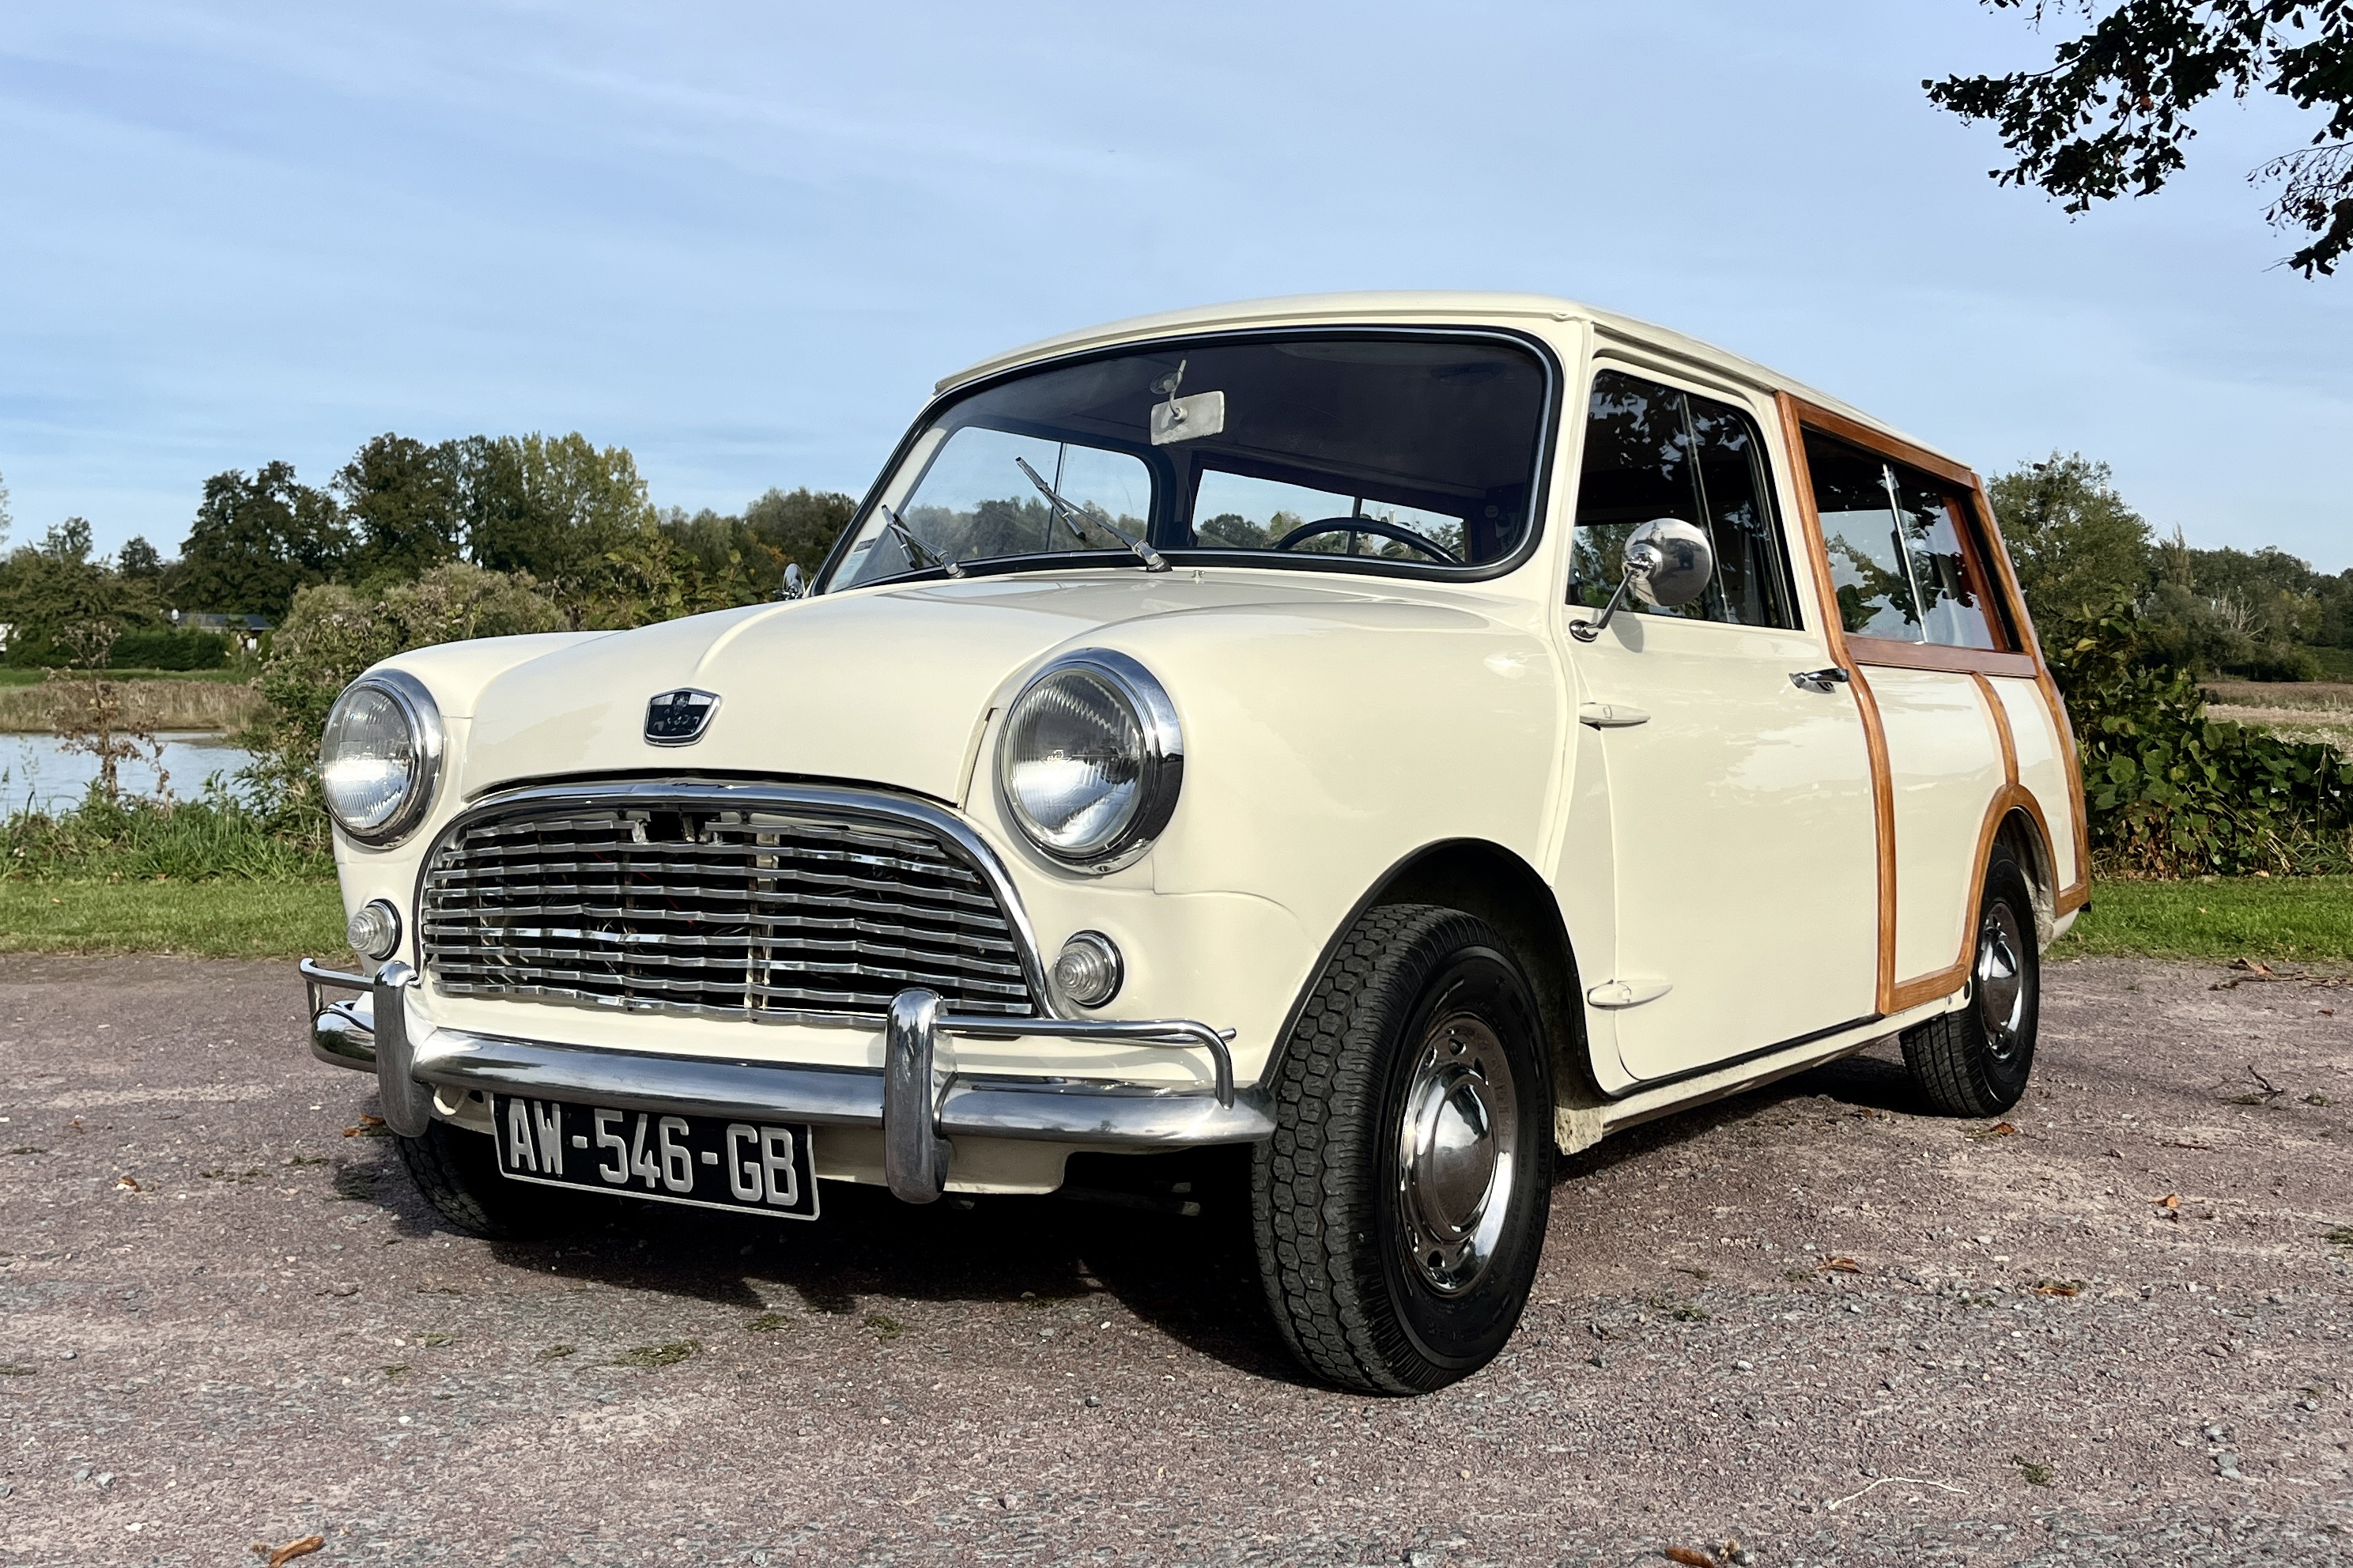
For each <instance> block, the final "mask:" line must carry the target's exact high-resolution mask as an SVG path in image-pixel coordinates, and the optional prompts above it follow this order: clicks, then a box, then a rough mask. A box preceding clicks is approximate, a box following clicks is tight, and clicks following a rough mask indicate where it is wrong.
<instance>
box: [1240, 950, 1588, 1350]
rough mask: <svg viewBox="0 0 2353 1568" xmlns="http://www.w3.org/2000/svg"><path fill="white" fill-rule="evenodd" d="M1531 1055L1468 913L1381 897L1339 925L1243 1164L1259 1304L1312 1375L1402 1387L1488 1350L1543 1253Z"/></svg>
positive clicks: (1498, 963) (1538, 1094) (1507, 1327)
mask: <svg viewBox="0 0 2353 1568" xmlns="http://www.w3.org/2000/svg"><path fill="white" fill-rule="evenodd" d="M1549 1060H1550V1059H1549V1054H1548V1053H1547V1052H1546V1050H1545V1048H1544V1036H1543V1032H1542V1029H1541V1026H1540V1024H1539V1022H1538V1019H1537V1015H1536V1009H1535V997H1534V994H1533V992H1532V991H1531V990H1530V989H1529V986H1528V982H1527V979H1526V977H1525V975H1524V974H1523V973H1522V972H1521V969H1520V967H1519V964H1518V963H1517V962H1516V961H1515V960H1514V958H1513V957H1512V955H1511V952H1510V950H1509V949H1508V948H1505V947H1504V943H1503V941H1502V939H1501V938H1498V937H1497V936H1496V935H1495V933H1494V932H1493V931H1492V930H1491V929H1489V928H1488V927H1486V926H1485V925H1484V924H1483V923H1482V922H1481V921H1479V920H1477V919H1474V918H1473V917H1472V916H1468V915H1465V914H1462V913H1461V912H1460V911H1458V910H1452V909H1442V908H1438V907H1435V906H1429V905H1399V906H1388V907H1383V908H1377V909H1375V910H1373V911H1371V912H1370V913H1369V914H1367V915H1366V916H1365V917H1364V918H1363V919H1362V920H1360V921H1359V922H1358V923H1357V925H1356V928H1355V929H1354V930H1352V931H1351V932H1350V933H1349V934H1348V937H1347V938H1346V939H1345V941H1344V942H1343V943H1342V944H1341V948H1340V951H1339V952H1338V954H1337V955H1336V956H1335V957H1334V959H1332V962H1331V964H1330V966H1329V967H1328V968H1327V969H1325V970H1324V974H1323V976H1322V978H1321V979H1319V980H1317V982H1316V986H1315V990H1314V993H1313V995H1312V996H1311V997H1310V999H1309V1001H1308V1005H1307V1008H1306V1010H1305V1011H1304V1012H1303V1014H1302V1016H1301V1018H1300V1021H1299V1024H1298V1027H1297V1029H1296V1030H1295V1031H1294V1033H1293V1036H1292V1039H1291V1041H1290V1044H1289V1049H1288V1050H1286V1051H1285V1053H1284V1054H1283V1059H1282V1067H1281V1069H1280V1071H1279V1072H1278V1074H1277V1075H1276V1078H1275V1081H1274V1084H1273V1088H1274V1092H1275V1106H1274V1115H1275V1133H1274V1136H1273V1138H1272V1139H1270V1140H1268V1141H1267V1142H1265V1143H1263V1144H1261V1145H1260V1146H1259V1147H1258V1150H1257V1152H1256V1155H1255V1157H1254V1159H1253V1160H1252V1167H1251V1184H1250V1186H1251V1192H1250V1196H1251V1213H1252V1218H1253V1220H1254V1222H1255V1229H1256V1232H1257V1240H1258V1253H1259V1270H1260V1274H1261V1278H1262V1279H1263V1280H1264V1282H1265V1286H1266V1292H1267V1299H1268V1301H1269V1303H1270V1304H1271V1306H1272V1308H1273V1309H1274V1316H1275V1321H1276V1324H1277V1326H1278V1327H1279V1328H1280V1330H1281V1331H1282V1337H1283V1339H1284V1340H1285V1342H1286V1343H1288V1344H1289V1346H1290V1347H1291V1350H1292V1351H1293V1353H1294V1354H1295V1355H1297V1356H1298V1358H1299V1360H1300V1361H1301V1362H1302V1363H1303V1364H1304V1365H1305V1366H1306V1367H1307V1368H1308V1369H1309V1370H1310V1371H1312V1372H1315V1373H1316V1374H1318V1375H1319V1376H1321V1377H1324V1378H1325V1379H1328V1380H1329V1381H1331V1382H1333V1383H1337V1384H1339V1385H1341V1386H1342V1387H1345V1388H1353V1389H1359V1390H1362V1391H1364V1392H1366V1393H1421V1392H1424V1391H1427V1390H1430V1389H1434V1388H1439V1387H1442V1386H1443V1385H1445V1384H1447V1383H1452V1382H1454V1381H1455V1380H1456V1379H1458V1378H1461V1377H1465V1376H1468V1375H1469V1374H1470V1373H1472V1372H1476V1371H1477V1370H1478V1369H1479V1368H1481V1367H1482V1366H1484V1365H1485V1364H1486V1363H1487V1362H1488V1361H1490V1360H1492V1359H1493V1357H1494V1355H1495V1353H1496V1351H1500V1350H1501V1349H1502V1348H1503V1346H1504V1341H1505V1340H1508V1339H1509V1338H1510V1337H1511V1333H1512V1330H1513V1328H1514V1326H1515V1325H1516V1324H1517V1323H1518V1322H1519V1318H1520V1312H1521V1309H1522V1308H1524V1307H1525V1305H1526V1303H1527V1297H1528V1290H1529V1287H1530V1286H1531V1285H1532V1284H1533V1283H1534V1282H1535V1270H1536V1264H1537V1261H1538V1258H1539V1256H1540V1255H1541V1254H1542V1252H1543V1250H1544V1234H1545V1221H1546V1213H1547V1210H1548V1205H1549V1201H1550V1196H1551V1185H1552V1079H1551V1074H1550V1068H1549Z"/></svg>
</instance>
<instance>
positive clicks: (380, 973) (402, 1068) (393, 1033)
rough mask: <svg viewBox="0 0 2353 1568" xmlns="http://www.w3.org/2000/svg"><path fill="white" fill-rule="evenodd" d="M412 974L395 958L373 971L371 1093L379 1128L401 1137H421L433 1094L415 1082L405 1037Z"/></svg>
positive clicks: (413, 1055) (412, 1053) (429, 1118)
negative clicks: (379, 1112) (380, 1112)
mask: <svg viewBox="0 0 2353 1568" xmlns="http://www.w3.org/2000/svg"><path fill="white" fill-rule="evenodd" d="M416 983H417V971H416V970H415V969H410V968H409V967H408V966H407V965H406V964H404V963H402V962H401V961H400V960H399V959H393V960H392V961H391V962H390V963H388V964H386V965H385V966H384V968H382V969H378V970H376V971H375V988H374V1001H375V1006H374V1007H373V1008H372V1009H371V1010H370V1013H369V1022H370V1023H371V1024H372V1025H373V1027H374V1028H375V1081H376V1089H377V1093H378V1094H379V1096H380V1097H382V1099H383V1101H384V1125H385V1126H386V1127H388V1128H392V1130H393V1131H395V1132H396V1133H398V1134H400V1136H401V1137H403V1138H422V1137H424V1136H425V1129H426V1128H427V1127H430V1126H431V1125H432V1123H433V1091H432V1090H431V1089H428V1088H427V1087H426V1086H424V1085H423V1084H420V1083H418V1082H417V1070H416V1054H417V1053H416V1049H415V1045H414V1043H413V1042H412V1041H411V1040H410V1039H409V1037H408V988H409V987H410V986H413V985H415V984H416Z"/></svg>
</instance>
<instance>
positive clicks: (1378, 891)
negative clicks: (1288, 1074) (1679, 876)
mask: <svg viewBox="0 0 2353 1568" xmlns="http://www.w3.org/2000/svg"><path fill="white" fill-rule="evenodd" d="M1387 904H1436V905H1442V906H1445V907H1447V908H1450V909H1460V910H1461V911H1462V912H1463V913H1464V914H1466V915H1472V916H1477V917H1478V918H1480V919H1482V920H1483V921H1485V922H1486V923H1487V924H1488V925H1489V926H1492V927H1494V929H1495V933H1496V935H1498V936H1500V937H1501V938H1504V942H1505V943H1506V944H1507V945H1508V946H1509V947H1510V948H1511V949H1512V952H1513V955H1514V957H1516V958H1517V959H1519V960H1520V962H1521V964H1522V966H1523V967H1524V968H1525V969H1526V970H1527V972H1528V981H1529V983H1530V984H1531V985H1532V986H1533V987H1535V993H1536V1008H1537V1012H1538V1014H1539V1016H1540V1017H1541V1018H1542V1020H1543V1022H1544V1028H1545V1034H1546V1041H1547V1043H1548V1044H1549V1047H1550V1050H1551V1055H1552V1067H1553V1100H1554V1104H1555V1105H1556V1107H1564V1108H1567V1107H1600V1106H1604V1105H1607V1104H1608V1103H1609V1101H1608V1099H1607V1097H1605V1096H1603V1094H1602V1093H1601V1090H1600V1088H1599V1085H1598V1084H1597V1083H1596V1081H1595V1078H1594V1074H1593V1057H1592V1048H1591V1045H1590V1044H1589V1042H1588V1038H1587V1035H1586V1032H1585V1006H1584V989H1583V987H1582V985H1581V984H1580V982H1579V981H1578V979H1577V953H1576V949H1575V948H1574V947H1573V946H1572V945H1571V944H1570V942H1569V938H1568V927H1567V924H1566V923H1565V922H1564V921H1563V920H1562V919H1561V914H1560V901H1559V899H1558V898H1556V896H1555V895H1554V894H1553V890H1552V887H1551V885H1549V884H1548V883H1546V881H1545V879H1544V878H1543V877H1542V876H1540V875H1538V874H1536V870H1535V867H1534V866H1532V865H1530V864H1529V863H1527V862H1526V861H1525V859H1523V858H1522V857H1521V856H1520V855H1518V854H1516V853H1514V852H1513V851H1511V850H1509V849H1506V848H1504V846H1503V845H1501V844H1498V843H1494V842H1490V841H1488V840H1485V839H1445V840H1440V842H1436V843H1431V844H1425V845H1423V846H1422V847H1421V848H1419V849H1418V850H1415V851H1414V852H1413V853H1410V854H1409V855H1407V856H1406V857H1405V858H1404V859H1402V860H1400V861H1398V863H1396V864H1394V865H1392V866H1390V867H1389V868H1388V871H1386V872H1384V873H1383V874H1381V875H1380V876H1379V877H1378V878H1377V880H1375V882H1374V883H1373V885H1371V886H1370V887H1369V888H1367V889H1366V891H1365V894H1364V895H1363V896H1362V897H1360V898H1358V899H1357V901H1356V904H1355V905H1354V906H1351V907H1350V908H1349V910H1348V912H1347V914H1346V915H1345V916H1343V917H1342V918H1341V920H1340V922H1339V924H1338V925H1337V926H1336V927H1334V928H1333V930H1332V932H1331V934H1330V936H1328V937H1327V938H1325V940H1324V948H1323V951H1322V952H1321V953H1319V954H1318V955H1317V957H1316V960H1315V964H1314V968H1313V969H1311V970H1310V971H1309V972H1308V976H1307V983H1306V985H1305V986H1304V987H1303V989H1302V990H1301V991H1300V993H1299V995H1298V996H1297V997H1296V998H1294V999H1293V1001H1292V1004H1291V1009H1290V1011H1289V1012H1287V1013H1285V1014H1284V1015H1283V1020H1282V1033H1280V1035H1278V1036H1277V1041H1276V1045H1275V1049H1274V1054H1273V1055H1271V1057H1270V1058H1269V1059H1268V1062H1267V1067H1266V1072H1265V1075H1264V1077H1265V1078H1266V1079H1271V1078H1272V1077H1273V1076H1274V1075H1275V1074H1276V1072H1277V1071H1278V1070H1279V1068H1280V1067H1281V1065H1282V1058H1283V1057H1284V1055H1285V1054H1288V1053H1289V1051H1290V1049H1291V1039H1292V1034H1293V1031H1294V1030H1295V1029H1296V1027H1297V1025H1298V1022H1299V1019H1300V1015H1301V1013H1302V1012H1304V1011H1305V1009H1306V1007H1307V1002H1308V999H1309V998H1310V997H1311V996H1313V995H1314V991H1315V987H1316V985H1317V983H1318V982H1320V981H1321V980H1323V978H1324V970H1325V969H1328V968H1330V967H1331V963H1332V959H1333V956H1334V954H1335V952H1336V951H1337V950H1338V948H1339V946H1340V943H1341V941H1342V940H1343V939H1344V938H1345V937H1346V936H1347V934H1348V933H1349V932H1350V931H1351V930H1353V929H1355V927H1356V922H1357V921H1358V920H1360V919H1362V918H1363V917H1364V916H1365V912H1366V910H1369V909H1373V908H1376V907H1378V906H1382V905H1387ZM1262 1081H1263V1080H1262Z"/></svg>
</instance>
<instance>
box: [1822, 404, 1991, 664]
mask: <svg viewBox="0 0 2353 1568" xmlns="http://www.w3.org/2000/svg"><path fill="white" fill-rule="evenodd" d="M1792 402H1793V404H1794V406H1795V411H1796V413H1797V415H1798V426H1799V430H1798V434H1799V446H1800V450H1799V452H1798V453H1797V454H1795V455H1797V456H1798V457H1799V461H1800V462H1801V463H1802V466H1803V469H1804V471H1805V475H1806V482H1807V484H1808V486H1809V489H1810V494H1811V496H1812V498H1813V504H1814V510H1815V514H1816V515H1817V517H1818V518H1819V519H1820V534H1819V535H1818V537H1819V540H1820V545H1819V548H1820V550H1821V552H1822V557H1823V558H1822V560H1821V561H1820V563H1819V565H1820V567H1821V568H1822V569H1821V571H1820V574H1819V575H1820V577H1822V578H1823V579H1824V580H1825V586H1826V588H1827V590H1828V594H1827V597H1828V598H1829V601H1830V602H1829V603H1828V605H1827V606H1826V609H1828V610H1829V611H1830V612H1831V613H1832V614H1834V615H1835V616H1836V617H1837V618H1838V620H1839V630H1840V631H1841V634H1842V636H1843V639H1844V641H1845V645H1846V648H1847V651H1848V652H1849V654H1850V655H1851V656H1852V658H1853V659H1854V660H1855V661H1856V662H1859V663H1864V664H1890V665H1897V666H1901V667H1905V668H1909V669H1926V670H1957V671H1969V672H1974V673H1978V674H1986V675H2025V676H2031V675H2034V674H2035V673H2036V664H2035V660H2034V656H2033V654H2032V652H2031V650H2030V647H2029V644H2028V641H2027V633H2026V623H2025V620H2024V617H2023V616H2022V615H2021V614H2020V612H2019V609H2018V606H2017V600H2016V599H2015V597H2014V592H2013V589H2012V588H2011V584H2010V574H2009V572H2008V571H2007V570H2006V569H2005V568H2006V567H2007V562H2006V561H2004V560H2003V559H2002V558H2001V557H2000V556H1999V554H1998V552H1999V549H2000V546H1998V545H1996V544H1995V543H1993V540H1992V535H1991V534H1990V532H1989V531H1990V529H1991V527H1992V524H1993V517H1992V514H1991V512H1990V511H1989V509H1988V507H1987V506H1986V504H1985V500H1984V495H1983V493H1982V491H1981V490H1980V489H1979V487H1978V482H1977V476H1976V475H1975V474H1973V473H1971V472H1969V471H1968V470H1967V469H1964V468H1961V467H1959V466H1958V465H1957V464H1955V463H1951V462H1948V461H1946V460H1944V459H1942V458H1939V457H1936V455H1935V454H1934V453H1931V452H1926V451H1923V450H1920V449H1918V448H1915V447H1913V446H1910V445H1909V444H1908V443H1905V442H1902V441H1896V440H1890V439H1889V438H1888V437H1886V436H1883V435H1882V434H1880V433H1879V432H1877V431H1874V430H1871V429H1867V428H1865V427H1863V426H1862V425H1859V424H1857V423H1856V422H1854V421H1853V420H1851V419H1847V418H1841V416H1839V415H1836V414H1833V413H1831V411H1830V410H1828V409H1824V408H1814V407H1812V406H1810V405H1808V404H1804V403H1796V402H1795V400H1794V399H1793V400H1792Z"/></svg>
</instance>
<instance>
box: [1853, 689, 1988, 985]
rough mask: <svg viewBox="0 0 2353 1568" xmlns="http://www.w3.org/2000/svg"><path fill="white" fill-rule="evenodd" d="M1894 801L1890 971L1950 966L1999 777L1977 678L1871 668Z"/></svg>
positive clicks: (1909, 973) (1904, 977)
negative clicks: (1892, 958) (1892, 953)
mask: <svg viewBox="0 0 2353 1568" xmlns="http://www.w3.org/2000/svg"><path fill="white" fill-rule="evenodd" d="M1869 674H1870V680H1871V689H1872V693H1873V695H1874V696H1876V697H1877V698H1878V700H1879V712H1880V718H1881V721H1882V723H1883V725H1884V726H1886V734H1887V766H1888V772H1889V775H1890V782H1891V783H1892V784H1893V786H1894V803H1895V979H1896V984H1897V986H1898V988H1899V990H1900V989H1901V988H1902V986H1903V985H1904V984H1905V983H1906V982H1908V981H1911V980H1918V979H1921V978H1923V977H1925V976H1927V975H1930V974H1936V973H1940V972H1942V971H1944V970H1947V969H1950V968H1951V967H1952V966H1953V963H1954V961H1955V957H1956V955H1957V954H1958V953H1959V952H1960V951H1961V945H1962V940H1963V938H1964V936H1965V934H1966V933H1967V931H1968V929H1970V928H1971V927H1972V924H1973V916H1974V914H1975V910H1976V906H1977V895H1978V886H1977V883H1978V863H1977V858H1978V839H1979V837H1980V836H1981V832H1982V830H1983V828H1984V824H1985V818H1986V811H1987V809H1988V808H1989V806H1990V805H1991V804H1992V803H1993V800H1994V797H1995V796H1996V795H1997V794H1998V793H2000V790H2001V789H2002V787H2003V785H2004V784H2005V783H2006V782H2007V777H2006V774H2005V771H2004V769H2003V767H2002V758H2001V746H2000V741H1999V740H1998V739H1997V738H1996V736H1995V734H1994V731H1993V729H1992V727H1991V726H1990V723H1989V715H1988V713H1987V711H1986V707H1985V701H1984V698H1983V697H1982V696H1981V695H1980V694H1979V693H1978V685H1977V683H1976V681H1974V680H1973V679H1972V678H1971V677H1970V676H1968V674H1965V673H1957V672H1954V671H1946V670H1898V669H1892V668H1889V667H1887V666H1885V665H1880V666H1875V667H1873V668H1872V669H1871V671H1870V673H1869Z"/></svg>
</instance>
